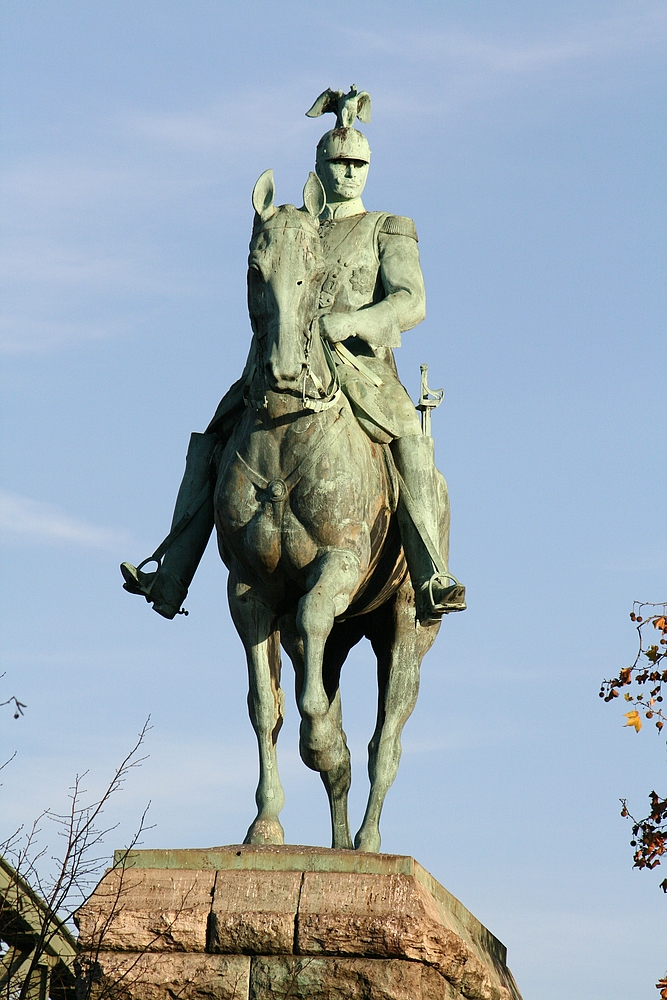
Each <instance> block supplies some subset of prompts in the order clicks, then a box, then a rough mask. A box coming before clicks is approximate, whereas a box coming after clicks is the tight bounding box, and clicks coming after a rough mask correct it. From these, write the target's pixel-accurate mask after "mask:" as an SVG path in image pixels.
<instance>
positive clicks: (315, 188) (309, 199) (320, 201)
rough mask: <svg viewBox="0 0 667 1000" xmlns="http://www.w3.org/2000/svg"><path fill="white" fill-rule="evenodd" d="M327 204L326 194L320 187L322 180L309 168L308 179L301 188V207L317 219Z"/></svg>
mask: <svg viewBox="0 0 667 1000" xmlns="http://www.w3.org/2000/svg"><path fill="white" fill-rule="evenodd" d="M326 204H327V196H326V194H325V193H324V188H323V187H322V181H321V180H320V179H319V177H318V176H317V174H314V173H313V171H312V170H311V171H310V173H309V174H308V180H307V181H306V185H305V187H304V189H303V207H304V208H305V210H306V211H307V212H308V215H311V216H312V217H313V219H317V218H318V217H319V216H320V215H321V214H322V212H323V211H324V209H325V207H326Z"/></svg>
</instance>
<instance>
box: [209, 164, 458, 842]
mask: <svg viewBox="0 0 667 1000" xmlns="http://www.w3.org/2000/svg"><path fill="white" fill-rule="evenodd" d="M274 195H275V188H274V183H273V174H272V172H271V171H266V173H264V174H263V175H262V177H260V179H259V181H258V182H257V184H256V186H255V190H254V191H253V205H254V207H255V211H256V216H255V227H254V231H253V237H252V242H251V244H250V257H249V265H248V304H249V311H250V316H251V321H252V325H253V330H254V334H255V353H254V361H253V363H252V364H251V367H250V369H249V374H248V376H247V380H246V388H245V390H244V392H245V401H246V404H247V406H246V409H245V413H244V415H243V417H242V418H241V420H240V421H239V422H238V424H237V425H236V428H235V430H234V432H233V434H232V437H231V439H230V441H229V442H228V444H227V446H226V448H225V449H224V452H223V453H222V455H221V456H220V457H219V459H218V475H217V486H216V490H215V499H214V507H215V522H216V528H217V535H218V545H219V549H220V555H221V557H222V559H223V561H224V562H225V564H226V566H227V567H228V569H229V584H228V595H229V606H230V610H231V614H232V618H233V620H234V624H235V626H236V629H237V631H238V633H239V636H240V637H241V640H242V642H243V645H244V648H245V652H246V656H247V661H248V673H249V688H250V689H249V695H248V707H249V711H250V718H251V721H252V725H253V728H254V730H255V733H256V735H257V740H258V743H259V758H260V776H259V784H258V787H257V792H256V796H255V798H256V802H257V816H256V818H255V819H254V820H253V822H252V824H251V826H250V828H249V830H248V833H247V836H246V843H251V844H282V843H283V828H282V826H281V824H280V820H279V818H278V817H279V813H280V810H281V808H282V806H283V803H284V793H283V789H282V786H281V783H280V777H279V774H278V765H277V756H276V743H277V740H278V734H279V732H280V728H281V726H282V722H283V707H284V694H283V691H282V689H281V686H280V671H281V657H280V647H281V645H282V647H283V648H284V649H285V651H286V652H287V654H288V656H289V657H290V659H291V661H292V664H293V666H294V670H295V674H296V696H297V702H298V708H299V713H300V715H301V725H300V745H299V748H300V753H301V757H302V759H303V761H304V763H305V764H306V765H307V766H308V767H310V768H312V769H313V770H316V771H319V772H320V775H321V777H322V781H323V782H324V786H325V788H326V791H327V794H328V797H329V804H330V809H331V826H332V846H333V847H335V848H352V846H353V843H352V839H351V836H350V828H349V821H348V813H347V794H348V791H349V788H350V782H351V771H350V753H349V750H348V747H347V743H346V739H345V733H344V732H343V727H342V712H341V699H340V688H339V680H340V672H341V668H342V666H343V663H344V662H345V659H346V657H347V654H348V653H349V651H350V649H351V648H352V647H353V646H354V645H356V643H358V642H359V641H360V639H362V638H363V637H364V636H365V637H367V638H368V639H369V640H370V642H371V645H372V648H373V651H374V653H375V656H376V657H377V675H378V712H377V724H376V727H375V732H374V733H373V736H372V738H371V741H370V744H369V748H368V750H369V761H368V771H369V776H370V786H371V787H370V795H369V799H368V805H367V808H366V813H365V816H364V819H363V822H362V825H361V828H360V830H359V832H358V833H357V835H356V837H355V839H354V847H355V848H356V849H358V850H361V851H378V850H379V849H380V831H379V821H380V813H381V810H382V806H383V803H384V799H385V796H386V794H387V791H388V789H389V787H390V786H391V784H392V782H393V780H394V778H395V776H396V772H397V769H398V763H399V759H400V755H401V743H400V737H401V731H402V729H403V726H404V725H405V722H406V721H407V719H408V718H409V716H410V714H411V712H412V710H413V708H414V706H415V702H416V699H417V692H418V688H419V670H420V665H421V661H422V658H423V657H424V654H425V653H426V652H427V651H428V649H429V648H430V646H431V645H432V643H433V641H434V639H435V637H436V635H437V632H438V628H439V623H436V624H433V625H429V626H427V627H422V626H418V625H416V621H415V610H414V592H413V589H412V585H411V583H410V579H409V576H408V574H407V570H406V566H405V561H404V558H403V553H402V549H401V543H400V535H399V531H398V526H397V519H396V509H397V504H398V502H399V500H398V490H397V485H396V483H397V477H396V473H395V470H394V468H393V463H392V461H391V456H390V454H389V449H388V447H387V446H385V445H382V444H377V443H374V442H373V441H372V440H371V439H370V438H369V437H368V435H367V434H366V433H365V432H364V430H363V429H362V428H361V427H360V425H359V423H358V422H357V419H356V418H355V416H354V414H353V412H352V409H351V406H350V403H349V401H348V399H347V398H346V396H345V395H344V393H343V392H341V388H340V384H339V382H338V381H337V378H336V368H335V364H334V363H333V360H332V355H331V349H330V348H329V346H328V345H327V344H326V343H325V342H324V341H323V340H322V339H321V338H320V335H319V331H318V322H317V315H318V297H319V292H320V289H321V287H322V281H323V279H324V276H325V271H326V268H325V263H324V259H323V255H322V253H321V250H320V241H319V236H318V216H319V215H320V214H321V212H322V210H323V208H324V192H323V190H322V186H321V184H320V182H319V180H318V179H317V177H316V176H315V175H314V174H311V175H310V177H309V179H308V181H307V183H306V186H305V188H304V207H303V208H302V209H297V208H295V207H294V206H293V205H281V206H279V207H277V206H276V205H275V204H274ZM443 510H444V511H445V516H444V518H443V524H442V526H441V527H442V531H441V539H440V542H441V545H442V546H443V547H444V546H446V544H447V543H446V539H447V537H448V530H447V528H448V525H447V523H446V521H447V518H448V507H447V500H446V491H445V489H444V481H443ZM443 554H445V555H446V553H443Z"/></svg>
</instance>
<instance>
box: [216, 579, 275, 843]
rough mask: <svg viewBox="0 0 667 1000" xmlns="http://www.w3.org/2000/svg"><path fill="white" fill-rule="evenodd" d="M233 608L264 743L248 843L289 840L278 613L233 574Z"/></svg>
mask: <svg viewBox="0 0 667 1000" xmlns="http://www.w3.org/2000/svg"><path fill="white" fill-rule="evenodd" d="M228 593H229V609H230V611H231V615H232V619H233V621H234V625H235V626H236V630H237V632H238V634H239V636H240V637H241V641H242V643H243V646H244V649H245V652H246V659H247V661H248V681H249V686H248V711H249V713H250V721H251V723H252V727H253V729H254V730H255V734H256V736H257V744H258V747H259V783H258V785H257V791H256V793H255V802H256V803H257V816H256V817H255V819H254V820H253V822H252V823H251V825H250V828H249V829H248V832H247V834H246V837H245V840H244V843H245V844H284V842H285V834H284V831H283V828H282V825H281V823H280V820H279V819H278V815H279V813H280V810H281V809H282V807H283V805H284V803H285V793H284V792H283V788H282V785H281V783H280V776H279V774H278V757H277V753H276V743H277V740H278V733H279V732H280V729H281V727H282V724H283V718H284V705H285V696H284V694H283V690H282V688H281V687H280V639H279V635H278V633H277V632H276V630H275V622H274V615H273V612H272V611H271V610H270V608H268V607H267V605H266V604H264V603H263V602H262V601H261V600H260V599H259V597H258V595H257V594H256V593H255V592H254V591H253V589H252V588H251V587H250V585H248V584H246V583H244V582H243V581H241V580H240V579H238V578H237V577H236V576H235V574H233V573H230V574H229V584H228Z"/></svg>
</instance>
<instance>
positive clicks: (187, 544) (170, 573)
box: [121, 434, 219, 618]
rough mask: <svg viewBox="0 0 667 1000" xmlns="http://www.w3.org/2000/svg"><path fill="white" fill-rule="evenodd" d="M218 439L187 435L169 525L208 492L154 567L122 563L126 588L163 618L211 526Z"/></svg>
mask: <svg viewBox="0 0 667 1000" xmlns="http://www.w3.org/2000/svg"><path fill="white" fill-rule="evenodd" d="M218 441H219V439H218V438H217V437H216V436H215V435H213V434H193V435H192V436H191V438H190V446H189V448H188V453H187V457H186V460H185V474H184V476H183V481H182V482H181V486H180V489H179V491H178V496H177V498H176V506H175V508H174V516H173V519H172V523H171V527H172V529H173V528H174V527H175V526H176V525H177V524H178V522H179V521H180V519H181V518H182V517H183V516H184V514H186V513H187V511H188V508H189V506H190V505H192V504H193V503H194V502H195V501H196V500H197V499H198V498H199V497H200V496H201V494H202V491H206V488H207V487H208V493H207V494H205V499H204V501H203V503H201V506H200V507H199V509H198V510H197V511H196V513H195V514H194V516H193V517H192V519H191V520H190V521H189V522H188V523H187V524H186V526H185V527H184V529H183V530H182V531H181V532H180V533H179V534H178V535H177V536H176V537H175V538H174V540H173V541H172V542H171V544H170V545H169V547H168V548H167V550H166V552H165V554H164V557H163V559H162V561H161V563H160V565H159V567H158V569H157V571H155V572H152V573H151V572H148V573H147V572H144V570H142V569H137V568H136V567H134V566H132V564H131V563H123V564H122V566H121V572H122V574H123V577H124V578H125V584H124V587H125V589H126V590H129V591H130V593H134V594H142V595H143V596H144V597H145V598H146V600H147V601H149V602H150V603H151V604H152V605H153V610H154V611H157V612H158V614H160V615H162V616H163V617H164V618H173V617H174V616H175V615H177V614H178V612H179V610H180V607H181V605H182V603H183V601H184V600H185V597H186V595H187V592H188V588H189V586H190V584H191V583H192V578H193V577H194V575H195V571H196V569H197V567H198V565H199V563H200V561H201V558H202V556H203V554H204V550H205V548H206V546H207V544H208V540H209V538H210V536H211V531H212V530H213V493H214V490H215V482H214V479H213V475H212V468H211V459H212V456H213V452H214V450H215V448H216V446H217V444H218Z"/></svg>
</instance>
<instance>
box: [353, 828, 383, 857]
mask: <svg viewBox="0 0 667 1000" xmlns="http://www.w3.org/2000/svg"><path fill="white" fill-rule="evenodd" d="M380 843H381V841H380V831H379V830H378V831H376V832H374V833H372V834H371V833H364V834H362V832H361V830H360V831H359V833H358V834H357V835H356V837H355V838H354V849H355V851H366V853H367V854H377V853H378V852H379V850H380Z"/></svg>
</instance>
